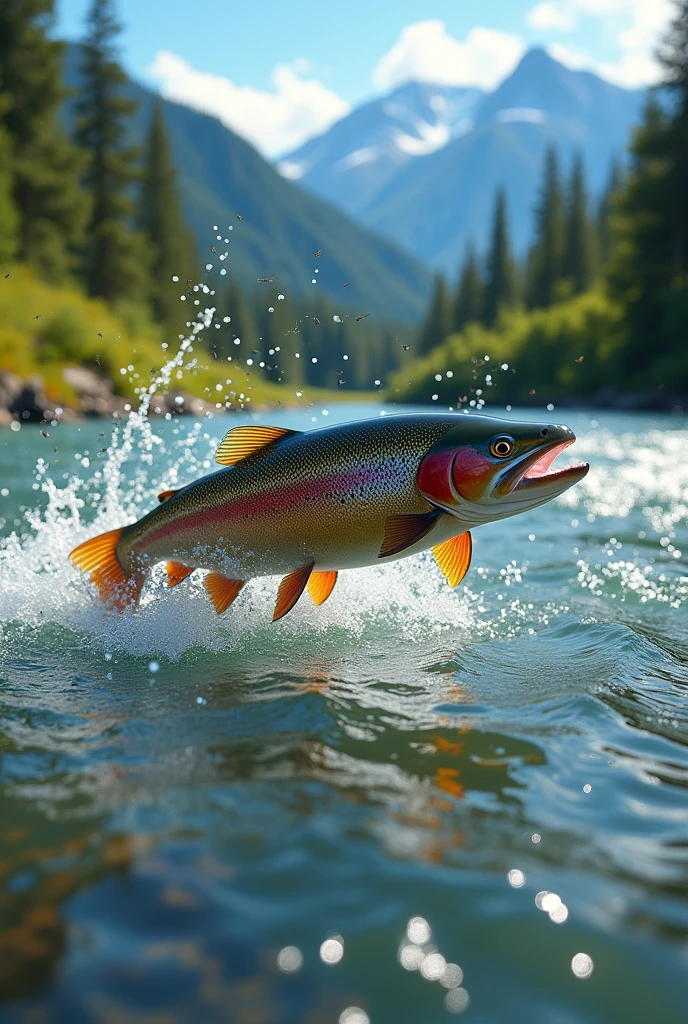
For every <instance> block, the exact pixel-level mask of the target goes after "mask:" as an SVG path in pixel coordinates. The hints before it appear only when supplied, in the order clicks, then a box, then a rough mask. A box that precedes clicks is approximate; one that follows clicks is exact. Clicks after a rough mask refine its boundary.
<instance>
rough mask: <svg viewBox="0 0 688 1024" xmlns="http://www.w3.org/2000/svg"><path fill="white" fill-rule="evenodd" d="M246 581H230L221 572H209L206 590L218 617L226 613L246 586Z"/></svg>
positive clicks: (206, 579)
mask: <svg viewBox="0 0 688 1024" xmlns="http://www.w3.org/2000/svg"><path fill="white" fill-rule="evenodd" d="M244 582H245V581H244V580H230V578H229V577H228V576H223V575H222V573H219V572H209V573H208V575H207V576H206V578H205V589H206V590H207V591H208V597H209V598H210V600H211V601H212V602H213V607H214V609H215V611H216V612H217V614H218V615H222V613H223V612H226V611H227V609H228V608H229V606H230V604H231V603H232V601H234V599H235V598H236V596H237V594H238V593H239V591H240V590H241V588H242V587H243V585H244Z"/></svg>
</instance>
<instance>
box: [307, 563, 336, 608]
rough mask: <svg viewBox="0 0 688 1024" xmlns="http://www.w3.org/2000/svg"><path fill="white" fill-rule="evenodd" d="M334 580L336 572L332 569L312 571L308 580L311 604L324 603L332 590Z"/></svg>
mask: <svg viewBox="0 0 688 1024" xmlns="http://www.w3.org/2000/svg"><path fill="white" fill-rule="evenodd" d="M336 582H337V573H336V572H334V570H329V571H328V572H312V573H311V575H310V579H309V580H308V593H309V594H310V595H311V600H312V601H313V604H324V603H325V601H327V599H328V597H329V596H330V594H331V593H332V591H333V590H334V585H335V583H336Z"/></svg>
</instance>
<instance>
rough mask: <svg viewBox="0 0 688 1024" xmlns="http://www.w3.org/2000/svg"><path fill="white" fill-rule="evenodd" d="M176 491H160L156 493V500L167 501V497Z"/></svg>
mask: <svg viewBox="0 0 688 1024" xmlns="http://www.w3.org/2000/svg"><path fill="white" fill-rule="evenodd" d="M176 493H177V491H160V494H159V495H158V501H160V502H163V501H167V499H168V498H173V497H174V496H175V494H176Z"/></svg>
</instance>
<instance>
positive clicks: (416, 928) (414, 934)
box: [406, 917, 431, 945]
mask: <svg viewBox="0 0 688 1024" xmlns="http://www.w3.org/2000/svg"><path fill="white" fill-rule="evenodd" d="M430 934H431V932H430V925H429V924H428V922H427V921H426V920H425V918H424V917H412V918H411V920H410V921H409V923H408V925H407V926H406V935H407V936H408V938H409V941H411V942H415V943H417V944H418V945H422V944H423V943H424V942H429V941H430Z"/></svg>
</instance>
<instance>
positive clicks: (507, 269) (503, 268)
mask: <svg viewBox="0 0 688 1024" xmlns="http://www.w3.org/2000/svg"><path fill="white" fill-rule="evenodd" d="M514 298H515V296H514V268H513V263H512V260H511V253H510V248H509V232H508V225H507V213H506V199H505V197H504V191H503V190H502V189H500V190H499V191H498V192H497V198H496V201H495V212H494V219H493V226H492V242H491V245H490V252H489V254H488V257H487V274H486V277H485V290H484V296H483V322H484V323H485V324H486V325H487V326H488V327H493V326H494V325H495V324H496V323H497V321H498V320H499V316H500V313H501V312H502V310H503V309H506V308H508V307H509V306H512V305H513V303H514Z"/></svg>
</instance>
